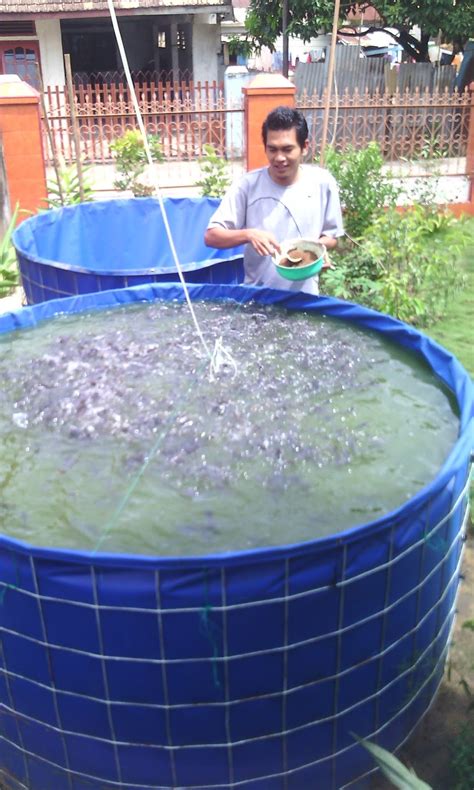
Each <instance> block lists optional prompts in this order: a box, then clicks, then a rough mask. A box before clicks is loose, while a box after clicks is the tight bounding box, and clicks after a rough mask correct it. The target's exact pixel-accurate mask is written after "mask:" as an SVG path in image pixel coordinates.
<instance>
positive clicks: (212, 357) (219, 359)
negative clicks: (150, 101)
mask: <svg viewBox="0 0 474 790" xmlns="http://www.w3.org/2000/svg"><path fill="white" fill-rule="evenodd" d="M107 4H108V6H109V12H110V18H111V20H112V27H113V29H114V33H115V38H116V41H117V46H118V49H119V52H120V57H121V59H122V64H123V68H124V71H125V76H126V79H127V84H128V89H129V92H130V96H131V99H132V103H133V107H134V110H135V115H136V117H137V122H138V128H139V129H140V133H141V136H142V139H143V146H144V149H145V154H146V158H147V160H148V164H149V165H150V167H151V166H152V165H153V157H152V154H151V149H150V145H149V142H148V136H147V133H146V129H145V124H144V123H143V117H142V113H141V110H140V106H139V104H138V99H137V97H136V94H135V87H134V85H133V81H132V75H131V73H130V68H129V65H128V59H127V55H126V52H125V47H124V45H123V40H122V34H121V33H120V28H119V26H118V22H117V15H116V13H115V7H114V3H113V0H107ZM155 187H156V192H157V196H158V201H159V204H160V209H161V213H162V216H163V222H164V225H165V230H166V235H167V237H168V242H169V245H170V249H171V254H172V257H173V261H174V265H175V266H176V269H177V272H178V275H179V279H180V280H181V285H182V286H183V291H184V295H185V297H186V302H187V303H188V307H189V309H190V311H191V316H192V319H193V322H194V326H195V328H196V332H197V334H198V336H199V339H200V341H201V343H202V345H203V347H204V350H205V352H206V354H207V356H208V357H209V361H210V374H209V377H210V379H211V381H213V380H214V377H215V375H216V374H217V373H218V372H219V369H220V366H221V365H222V364H231V365H232V367H233V368H234V371H236V370H237V365H236V363H235V361H234V360H233V358H232V355H231V353H230V351H228V350H227V349H224V347H223V346H222V338H219V340H217V341H216V346H215V348H214V351H213V352H211V350H210V348H209V346H208V344H207V343H206V340H205V338H204V335H203V333H202V331H201V327H200V326H199V322H198V320H197V317H196V313H195V312H194V308H193V304H192V302H191V297H190V296H189V291H188V288H187V285H186V281H185V279H184V276H183V271H182V269H181V264H180V262H179V259H178V254H177V252H176V247H175V244H174V240H173V236H172V233H171V228H170V226H169V222H168V216H167V214H166V209H165V204H164V202H163V197H162V194H161V189H160V186H159V184H158V182H157V180H156V179H155Z"/></svg>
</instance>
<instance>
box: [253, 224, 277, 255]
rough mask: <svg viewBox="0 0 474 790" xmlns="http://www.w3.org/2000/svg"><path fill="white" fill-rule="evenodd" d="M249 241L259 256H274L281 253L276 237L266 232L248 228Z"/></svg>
mask: <svg viewBox="0 0 474 790" xmlns="http://www.w3.org/2000/svg"><path fill="white" fill-rule="evenodd" d="M247 239H248V243H249V244H251V245H252V247H253V248H254V250H255V252H257V253H258V254H259V255H274V253H275V252H280V245H279V244H278V242H277V240H276V238H275V236H274V235H273V233H269V232H268V231H266V230H258V229H257V228H248V229H247Z"/></svg>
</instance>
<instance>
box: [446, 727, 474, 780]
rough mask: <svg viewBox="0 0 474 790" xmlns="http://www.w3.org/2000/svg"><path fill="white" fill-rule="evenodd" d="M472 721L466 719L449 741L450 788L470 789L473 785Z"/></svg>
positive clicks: (473, 741)
mask: <svg viewBox="0 0 474 790" xmlns="http://www.w3.org/2000/svg"><path fill="white" fill-rule="evenodd" d="M473 725H474V722H473V720H472V717H471V718H470V719H469V720H468V721H466V723H465V724H464V725H463V727H462V728H461V730H460V731H459V733H458V734H457V735H456V737H455V738H454V739H453V741H452V742H451V746H450V751H451V760H450V769H451V771H452V780H453V782H452V784H451V785H450V786H451V788H452V790H472V788H473V787H474V726H473Z"/></svg>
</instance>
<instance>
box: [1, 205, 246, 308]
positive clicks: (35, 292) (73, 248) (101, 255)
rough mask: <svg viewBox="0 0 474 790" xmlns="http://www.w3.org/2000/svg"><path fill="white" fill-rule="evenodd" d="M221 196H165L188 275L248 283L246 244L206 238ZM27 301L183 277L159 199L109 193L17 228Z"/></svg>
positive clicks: (194, 279)
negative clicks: (220, 246) (209, 242)
mask: <svg viewBox="0 0 474 790" xmlns="http://www.w3.org/2000/svg"><path fill="white" fill-rule="evenodd" d="M219 203H220V200H218V199H217V198H188V197H186V198H165V199H164V204H165V208H166V214H167V217H168V221H169V225H170V229H171V232H172V234H173V239H174V241H175V245H176V252H177V254H178V259H179V262H180V264H181V267H182V269H183V273H184V278H185V280H186V281H187V282H190V283H227V284H229V283H230V284H235V283H241V282H243V279H244V268H243V248H242V247H232V248H230V249H228V250H216V249H211V248H210V247H206V245H205V244H204V232H205V230H206V227H207V224H208V222H209V220H210V218H211V216H212V214H213V213H214V211H215V210H216V208H217V206H218V205H219ZM13 244H14V246H15V249H16V253H17V257H18V263H19V267H20V274H21V281H22V285H23V288H24V291H25V295H26V300H27V303H28V304H30V305H31V304H38V303H39V302H45V301H47V300H49V299H57V298H59V297H64V296H78V295H79V294H85V293H93V292H95V291H107V290H109V289H111V288H128V287H129V286H135V285H142V284H145V283H156V282H171V281H176V280H177V279H178V274H177V271H176V267H175V265H174V262H173V258H172V255H171V250H170V246H169V242H168V238H167V235H166V231H165V226H164V223H163V216H162V213H161V208H160V204H159V201H158V200H157V199H155V198H133V199H131V200H104V201H97V202H93V203H80V204H79V205H77V206H66V207H64V208H61V209H55V210H53V211H47V212H44V213H43V214H38V215H36V216H34V217H30V219H27V220H25V221H24V222H22V224H21V225H20V226H19V227H18V228H17V229H16V231H15V233H14V234H13Z"/></svg>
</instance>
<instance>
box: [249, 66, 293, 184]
mask: <svg viewBox="0 0 474 790" xmlns="http://www.w3.org/2000/svg"><path fill="white" fill-rule="evenodd" d="M242 92H243V94H244V119H245V120H244V127H245V148H246V167H247V170H255V169H256V168H257V167H264V165H266V164H268V162H267V157H266V156H265V150H264V148H263V143H262V123H263V122H264V120H265V118H266V117H267V115H268V113H269V112H270V111H271V110H273V109H274V108H275V107H278V105H280V104H286V105H288V106H289V107H294V106H295V93H296V88H295V86H294V85H293V83H291V82H290V81H289V80H287V79H286V78H285V77H282V76H281V74H259V75H258V76H257V77H255V79H254V80H252V82H250V83H249V84H248V85H247V87H246V88H242Z"/></svg>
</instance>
